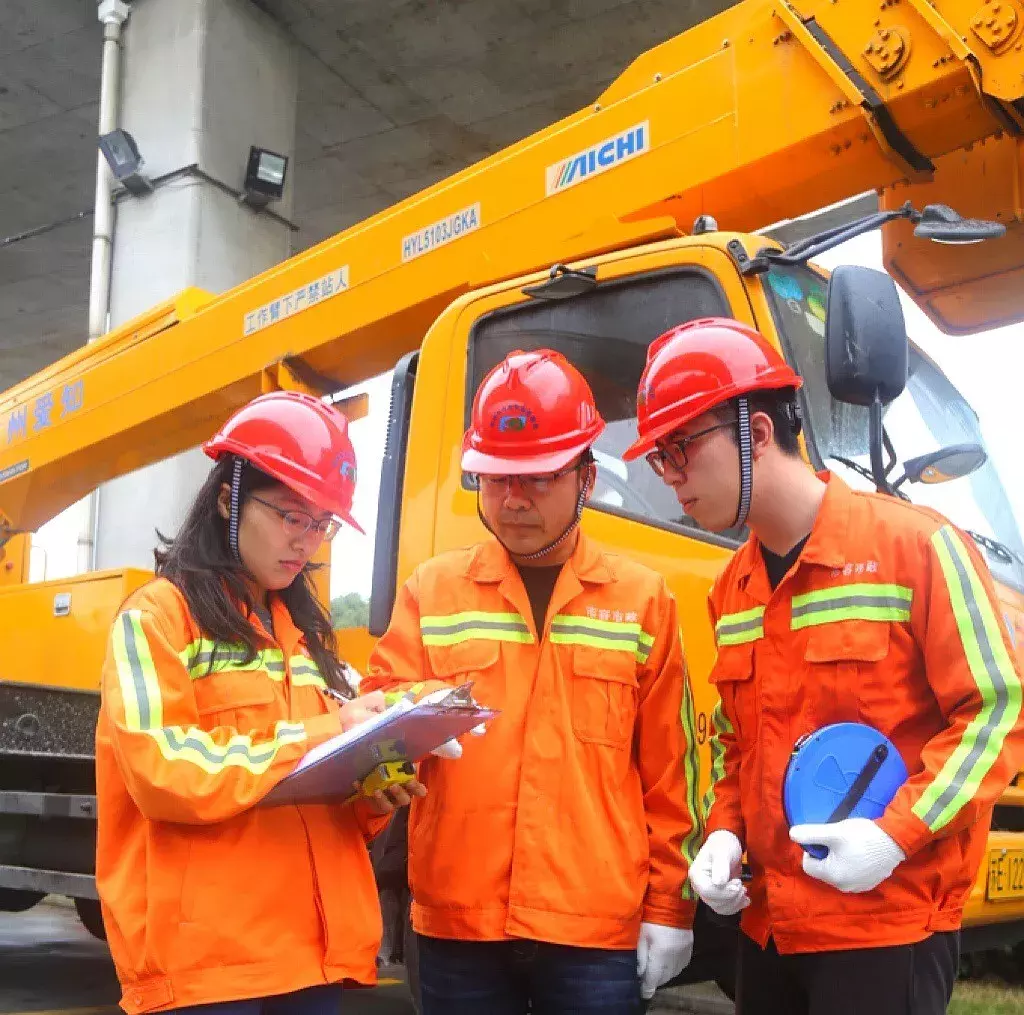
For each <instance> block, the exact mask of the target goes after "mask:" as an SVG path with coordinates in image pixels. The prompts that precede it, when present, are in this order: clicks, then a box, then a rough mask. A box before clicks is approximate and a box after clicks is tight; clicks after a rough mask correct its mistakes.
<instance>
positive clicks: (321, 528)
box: [249, 494, 341, 543]
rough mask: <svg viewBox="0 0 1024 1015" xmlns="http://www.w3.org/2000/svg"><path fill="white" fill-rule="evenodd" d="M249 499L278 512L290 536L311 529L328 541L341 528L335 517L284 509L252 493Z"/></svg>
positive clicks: (297, 535) (293, 536) (302, 533)
mask: <svg viewBox="0 0 1024 1015" xmlns="http://www.w3.org/2000/svg"><path fill="white" fill-rule="evenodd" d="M249 499H250V500H254V501H256V503H257V504H262V505H263V506H264V507H268V508H270V510H271V511H275V512H276V513H277V514H279V515H280V516H281V523H282V524H283V525H284V531H285V532H286V533H288V535H289V536H291V537H292V538H301V537H302V536H304V535H305V534H306V533H307V532H309V530H310V529H312V530H313V531H314V532H315V533H316V534H317V535H318V536H319V537H320V538H321V539H322V540H324V542H327V543H329V542H330V541H331V540H332V539H333V538H334V537H335V536H336V535H337V534H338V530H339V529H340V528H341V523H340V522H339V521H338V520H337V519H336V518H314V517H313V516H312V515H311V514H307V513H306V512H305V511H294V510H291V511H285V510H284V509H283V508H279V507H278V506H277V505H276V504H271V503H270V501H269V500H264V499H263V498H262V497H257V496H255V495H254V494H251V495H250V497H249Z"/></svg>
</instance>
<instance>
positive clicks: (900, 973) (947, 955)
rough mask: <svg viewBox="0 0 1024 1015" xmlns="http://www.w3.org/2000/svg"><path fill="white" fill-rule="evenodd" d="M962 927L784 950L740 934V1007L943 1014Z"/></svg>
mask: <svg viewBox="0 0 1024 1015" xmlns="http://www.w3.org/2000/svg"><path fill="white" fill-rule="evenodd" d="M959 958H960V935H959V934H957V933H955V932H952V933H944V934H933V935H932V936H931V937H928V938H925V940H924V941H920V942H918V943H917V944H913V945H895V946H893V947H888V948H853V949H850V950H849V951H842V952H808V953H803V954H800V955H779V953H778V952H777V951H776V950H775V944H774V942H773V941H769V942H768V946H767V948H764V949H762V948H761V947H760V946H759V945H758V944H756V943H755V942H754V941H751V940H750V938H748V937H747V936H746V934H742V933H741V934H740V946H739V958H738V962H737V973H736V981H737V982H736V986H737V992H736V1015H864V1013H866V1015H943V1012H945V1010H946V1007H947V1005H948V1004H949V999H950V997H951V996H952V994H953V983H954V981H955V980H956V970H957V964H958V962H959Z"/></svg>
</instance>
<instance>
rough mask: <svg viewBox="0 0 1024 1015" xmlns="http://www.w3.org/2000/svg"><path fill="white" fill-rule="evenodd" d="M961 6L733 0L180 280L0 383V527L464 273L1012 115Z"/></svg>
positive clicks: (925, 157) (914, 172)
mask: <svg viewBox="0 0 1024 1015" xmlns="http://www.w3.org/2000/svg"><path fill="white" fill-rule="evenodd" d="M985 6H991V5H985ZM1007 7H1010V8H1014V9H1017V6H1016V0H1003V3H1002V8H1003V9H1004V10H1005V8H1007ZM977 9H978V0H937V2H935V3H934V4H933V3H930V2H928V0H884V2H882V3H881V4H879V3H866V2H860V0H857V2H838V3H836V2H830V0H799V2H798V3H796V4H790V3H787V2H785V0H746V2H744V3H741V4H739V5H737V6H736V7H734V8H732V9H731V10H729V11H726V12H725V13H724V14H721V15H719V16H718V17H716V18H713V19H711V20H709V21H707V22H705V23H703V24H701V25H698V26H697V27H695V28H693V29H691V30H690V31H688V32H685V33H683V34H682V35H679V36H677V37H676V38H674V39H672V40H670V41H668V42H666V43H664V44H663V45H661V46H658V47H656V48H654V49H652V50H651V51H649V52H648V53H645V54H644V55H643V56H641V57H640V58H639V59H637V60H636V61H635V62H634V63H633V64H632V65H630V66H629V67H628V68H627V69H626V70H625V71H624V72H623V73H622V74H621V76H620V77H619V78H618V79H617V80H616V81H615V82H613V84H612V85H611V86H610V87H609V88H608V89H607V90H606V91H605V93H604V94H603V95H601V96H600V98H599V99H598V100H597V102H596V103H595V104H594V105H593V106H592V107H589V108H587V109H584V110H581V111H580V112H578V113H576V114H574V115H573V116H570V117H568V118H566V119H564V120H562V121H560V122H558V123H556V124H554V125H553V126H551V127H549V128H547V129H546V130H543V131H541V132H539V133H537V134H535V135H533V136H532V137H529V138H527V139H525V140H524V141H521V142H519V143H518V144H515V145H513V146H511V147H510V148H507V149H505V150H504V151H502V152H500V153H498V154H497V155H494V156H492V157H491V158H488V159H486V160H484V161H483V162H480V163H478V164H477V165H475V166H472V167H470V168H469V169H466V170H464V171H463V172H461V173H458V174H456V175H455V176H453V177H451V178H449V179H448V180H445V181H443V182H442V183H439V184H437V185H436V186H434V187H432V188H430V189H428V190H425V191H423V192H421V193H419V194H417V195H415V196H413V197H411V198H409V199H408V200H406V201H403V202H402V203H400V204H398V205H396V206H395V207H393V208H391V209H388V210H386V211H384V212H381V213H380V214H378V215H376V216H374V217H372V218H370V219H368V220H366V221H365V222H363V223H361V224H359V225H357V226H354V227H352V228H350V229H348V230H346V231H345V232H343V233H340V234H339V235H338V236H336V237H334V238H332V239H330V240H327V241H325V242H324V243H321V244H320V245H319V246H317V247H314V248H312V249H310V250H307V251H305V252H303V253H302V254H299V255H297V256H296V257H293V258H291V259H290V260H289V261H286V262H284V263H283V264H281V265H279V266H277V267H275V268H273V269H271V270H270V271H267V272H265V273H263V274H261V275H259V276H257V277H256V278H254V279H252V280H251V281H249V282H246V283H244V284H242V285H240V286H237V287H236V288H235V289H233V290H231V291H230V292H228V293H226V294H224V295H223V296H220V297H218V298H212V297H209V296H207V295H205V294H201V293H197V292H195V291H190V292H188V293H185V294H183V296H182V297H180V298H179V299H178V300H176V301H174V302H172V303H171V304H168V305H166V306H164V307H161V308H158V309H157V310H155V311H153V312H151V313H150V314H147V315H144V316H143V317H142V318H139V319H137V320H136V321H133V322H131V323H129V324H128V325H126V326H124V327H122V328H120V329H118V330H117V331H116V332H114V333H113V334H111V335H110V336H108V337H107V338H106V339H104V340H103V341H101V342H98V343H95V344H94V345H92V346H89V347H88V348H87V349H86V350H82V351H79V352H78V353H75V354H72V355H71V356H69V357H66V358H65V359H64V360H62V361H60V362H59V363H57V364H55V365H54V366H53V367H51V368H49V369H47V370H45V371H43V372H41V373H40V374H37V375H36V376H35V377H32V378H29V379H28V380H27V381H25V382H23V383H22V384H19V385H17V386H16V387H14V388H12V389H11V390H9V391H8V392H7V393H6V394H4V395H2V396H0V525H2V526H6V529H7V531H8V533H9V532H11V531H18V530H21V531H28V530H34V529H35V528H37V527H38V526H39V525H41V524H42V523H43V522H45V521H47V520H48V519H49V518H51V517H53V516H54V515H55V514H56V513H57V512H58V511H60V510H62V509H63V508H65V507H66V506H68V505H70V504H72V503H73V502H74V501H75V500H77V499H78V498H80V497H81V496H83V495H84V494H86V493H87V492H88V491H89V490H91V489H93V488H95V487H96V486H97V485H99V484H100V483H102V482H105V481H107V480H109V479H112V478H113V477H115V476H117V475H121V474H124V473H126V472H129V471H131V470H133V469H136V468H139V467H141V466H143V465H146V464H148V463H150V462H153V461H156V460H159V459H161V458H164V457H167V456H168V455H171V454H173V453H175V452H177V451H180V450H182V449H184V448H187V447H190V446H193V445H195V444H196V443H198V442H199V441H200V440H201V439H203V438H204V437H206V436H207V435H208V434H209V433H210V432H211V431H212V430H213V429H214V428H215V426H216V425H217V423H219V422H220V421H221V420H223V418H224V417H225V416H226V415H227V414H228V413H229V412H230V411H232V410H233V409H234V408H236V407H237V406H238V405H240V404H242V403H243V402H244V401H246V400H247V399H249V398H251V397H253V396H254V395H256V394H258V393H259V392H260V391H261V390H264V389H266V388H272V387H274V386H276V385H278V384H281V385H282V386H287V385H286V384H285V382H284V381H283V380H282V378H281V376H280V375H279V371H280V369H281V368H282V367H281V365H282V364H286V365H287V364H291V365H292V367H293V368H294V370H293V372H296V374H297V376H298V377H299V378H300V380H301V378H302V376H303V374H304V373H305V374H306V375H307V376H309V375H316V376H319V377H321V378H325V380H324V386H325V387H327V386H334V387H336V388H342V387H344V386H346V385H349V384H352V383H355V382H357V381H359V380H362V379H364V378H366V377H368V376H372V375H374V374H376V373H378V372H380V371H383V370H385V369H387V368H389V367H390V366H391V365H393V364H394V362H395V361H396V360H397V359H398V357H399V356H400V355H401V354H402V353H404V352H406V351H408V350H410V349H413V348H415V347H417V346H418V345H419V344H420V342H421V341H422V340H423V337H424V334H425V333H426V331H427V329H428V328H429V327H430V324H431V322H432V321H433V320H434V319H435V318H436V316H437V315H438V314H439V313H440V311H441V310H442V309H443V308H444V307H445V306H446V305H447V304H448V303H449V302H451V301H452V300H453V299H454V298H455V297H457V296H458V295H460V294H461V293H463V292H465V291H467V290H469V289H472V288H476V287H479V286H481V285H485V284H488V283H492V282H496V281H499V280H502V279H507V278H513V277H517V276H520V275H524V274H527V273H530V272H533V271H536V270H540V269H544V268H546V267H547V266H549V265H550V264H551V263H552V262H555V261H571V260H576V259H579V258H583V257H585V256H588V255H593V254H597V253H601V252H604V251H608V250H612V249H618V248H622V247H625V246H628V245H632V244H636V243H640V242H645V241H650V240H654V239H658V238H663V237H666V236H669V235H674V234H676V233H679V232H681V231H683V229H684V228H685V226H686V224H688V223H690V222H692V221H693V219H694V217H695V216H696V215H698V214H701V213H704V212H709V213H713V214H714V215H715V216H716V218H717V219H718V220H719V221H720V222H721V223H722V224H723V226H724V227H726V228H729V229H731V230H732V229H754V228H758V227H760V226H763V225H765V224H768V223H770V222H773V221H777V220H779V219H783V218H793V217H796V216H798V215H801V214H804V213H806V212H809V211H813V210H815V209H816V208H819V207H821V206H822V205H825V204H829V203H831V202H834V201H837V200H840V199H842V198H844V197H847V196H850V195H853V194H856V193H860V192H862V191H864V190H871V189H877V188H881V187H885V186H889V185H891V184H894V183H897V182H898V181H901V180H925V179H928V177H929V175H930V173H931V168H932V165H933V160H935V159H937V158H939V157H940V156H942V155H944V154H946V153H949V152H953V151H956V150H958V149H960V148H962V147H963V146H965V145H969V144H971V143H973V142H976V141H979V140H981V139H984V138H986V137H990V136H992V135H994V134H995V133H996V132H997V131H1000V130H1004V131H1013V132H1016V131H1018V128H1019V124H1020V121H1021V114H1022V112H1024V103H1022V95H1024V77H1022V74H1021V72H1022V70H1024V53H1022V52H1021V46H1020V45H1018V44H1017V42H1018V40H1019V38H1020V33H1021V31H1024V25H1021V24H1017V23H1016V22H1015V23H1014V26H1013V27H1012V30H1011V28H1009V27H1005V26H1004V28H1003V29H1001V30H1002V31H1004V32H1006V33H1009V34H1008V35H1006V36H1005V37H1004V39H1003V40H1002V41H1000V39H999V38H998V37H997V36H995V35H992V32H993V28H992V27H991V26H988V25H987V23H981V22H979V23H978V25H975V21H976V18H975V12H976V10H977ZM999 24H1000V25H1004V22H1003V21H1000V22H999ZM979 26H980V28H979ZM986 33H987V37H988V40H989V41H986ZM1006 39H1009V43H1008V44H1005V42H1006ZM2 539H3V534H2V532H0V541H2Z"/></svg>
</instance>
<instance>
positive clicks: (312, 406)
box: [203, 391, 363, 532]
mask: <svg viewBox="0 0 1024 1015" xmlns="http://www.w3.org/2000/svg"><path fill="white" fill-rule="evenodd" d="M203 451H205V452H206V453H207V454H208V455H209V456H210V457H211V458H212V459H213V460H214V461H217V459H219V458H220V457H221V456H222V455H226V454H231V455H238V456H239V457H240V458H244V459H245V460H246V461H247V462H250V463H251V464H252V465H254V466H255V467H256V468H257V469H259V470H260V471H261V472H265V473H266V474H267V475H268V476H273V477H274V479H276V480H279V481H280V482H282V483H284V485H285V486H287V487H288V489H290V490H292V491H294V492H295V493H297V494H298V495H299V496H300V497H304V498H305V499H306V500H308V501H309V502H310V503H311V504H315V505H316V506H317V507H318V508H320V510H321V511H330V512H331V514H333V515H336V516H337V517H338V518H340V519H342V520H343V521H345V522H348V524H349V525H351V526H352V527H353V528H354V529H358V530H359V531H360V532H362V531H363V529H362V527H361V526H360V525H359V523H358V522H357V521H356V520H355V519H354V518H353V517H352V498H353V496H354V495H355V492H356V456H355V451H354V450H353V449H352V441H351V440H350V439H349V436H348V420H347V419H346V418H345V417H344V416H343V415H342V414H341V413H340V412H338V410H337V409H335V408H333V407H332V406H329V405H327V404H325V403H324V402H321V401H320V399H319V398H314V397H313V396H312V395H306V394H303V393H301V392H298V391H272V392H271V393H270V394H267V395H260V396H259V397H258V398H254V399H253V400H252V401H251V402H250V403H249V404H248V405H246V406H244V407H243V408H241V409H239V410H238V412H236V413H235V414H234V415H233V416H232V417H231V418H230V419H229V420H228V421H227V422H226V423H225V424H224V425H223V426H222V427H221V428H220V430H219V431H218V433H217V434H216V435H215V436H214V437H212V438H211V439H210V440H209V441H207V442H206V443H205V444H204V445H203Z"/></svg>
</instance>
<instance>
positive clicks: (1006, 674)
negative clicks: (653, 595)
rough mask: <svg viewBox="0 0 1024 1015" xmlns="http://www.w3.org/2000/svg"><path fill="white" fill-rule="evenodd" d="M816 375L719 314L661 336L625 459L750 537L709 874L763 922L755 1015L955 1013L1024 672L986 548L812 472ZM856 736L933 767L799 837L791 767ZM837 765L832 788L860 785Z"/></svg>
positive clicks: (751, 950) (802, 829)
mask: <svg viewBox="0 0 1024 1015" xmlns="http://www.w3.org/2000/svg"><path fill="white" fill-rule="evenodd" d="M801 383H802V382H801V379H800V378H799V377H798V376H797V375H796V374H795V373H794V372H793V371H792V370H791V369H790V368H789V366H787V365H786V363H785V362H784V361H783V360H782V358H781V357H780V356H779V354H778V353H777V352H776V351H775V349H773V348H772V346H771V345H769V343H768V342H767V341H765V339H764V338H763V337H762V336H761V335H759V334H758V333H757V332H756V331H754V330H753V329H752V328H749V327H747V326H746V325H743V324H740V323H739V322H738V321H732V320H725V319H717V318H715V319H705V320H699V321H694V322H691V323H689V324H686V325H682V326H681V327H678V328H674V329H673V330H672V331H670V332H668V333H666V334H665V335H663V336H661V338H659V339H658V340H656V341H655V342H654V343H653V344H652V345H651V347H650V349H649V350H648V356H647V366H646V369H645V370H644V373H643V376H642V378H641V382H640V390H639V393H638V411H637V416H638V424H639V439H638V440H637V441H636V443H635V444H634V445H633V446H632V447H631V448H630V449H629V450H628V451H627V452H626V454H625V456H624V457H625V458H626V459H627V460H630V459H634V458H638V457H639V456H640V455H646V456H647V460H648V462H649V463H650V464H651V466H652V468H653V469H654V471H655V472H656V473H657V474H658V475H659V476H661V477H662V479H663V480H664V482H665V483H666V484H668V485H669V486H671V487H672V489H673V491H674V492H675V494H676V497H677V498H678V500H679V503H680V504H681V505H682V507H683V510H684V511H685V512H686V513H687V514H688V515H690V516H691V517H692V518H694V519H695V520H696V521H697V522H699V523H700V525H701V526H703V527H704V528H706V529H709V530H711V531H713V532H716V531H717V532H720V531H722V530H724V529H728V528H740V527H741V526H743V525H744V524H746V525H748V526H749V527H750V531H751V535H750V538H749V539H748V540H747V541H746V543H744V545H743V546H742V547H740V549H739V551H738V552H737V553H736V555H735V556H734V557H733V558H732V560H731V561H730V562H729V564H728V565H727V566H726V568H725V570H724V571H723V573H722V574H721V575H720V576H719V578H718V580H717V581H716V582H715V585H714V588H713V589H712V593H711V599H710V613H711V620H712V623H713V624H714V625H715V636H716V641H717V643H718V657H717V660H716V663H715V667H714V669H713V671H712V674H711V681H712V683H714V684H715V685H717V688H718V691H719V695H720V697H721V702H720V705H719V706H718V708H716V710H715V713H714V728H715V734H716V735H715V739H714V741H713V743H712V758H713V768H712V772H711V780H712V782H711V788H710V791H709V794H708V798H707V801H706V802H707V805H708V807H707V828H708V836H707V840H706V842H705V843H704V845H703V846H702V847H701V850H700V852H699V853H698V854H697V857H696V859H695V860H694V862H693V864H692V866H691V870H690V880H691V882H692V883H693V885H694V887H695V888H696V890H697V892H698V893H699V894H700V896H701V898H702V899H703V900H704V901H705V902H706V903H707V905H708V906H710V907H711V908H712V909H713V910H715V911H716V912H717V913H719V914H721V915H726V916H727V915H735V914H737V913H740V912H742V914H743V915H742V921H741V929H742V933H741V934H740V949H739V967H738V975H737V1012H738V1013H739V1015H783V1013H784V1015H854V1013H857V1015H859V1013H862V1012H868V1011H870V1012H872V1013H874V1015H890V1013H891V1015H897V1013H899V1015H908V1013H909V1015H938V1013H940V1012H944V1011H945V1009H946V1006H947V1004H948V1002H949V997H950V994H951V992H952V988H953V981H954V979H955V977H956V967H957V953H958V939H957V930H958V928H959V926H960V920H961V915H962V912H963V907H964V903H965V902H966V900H967V897H968V895H969V894H970V891H971V888H972V886H973V884H974V878H975V874H976V872H977V869H978V864H979V862H980V860H981V858H982V855H983V853H984V850H985V841H986V835H987V831H988V828H989V825H990V819H991V814H992V807H993V805H994V803H995V802H996V800H997V799H998V797H999V795H1000V794H1001V793H1002V791H1003V789H1004V788H1005V787H1006V786H1007V784H1008V783H1009V781H1010V779H1012V778H1013V776H1014V775H1015V773H1016V772H1017V771H1018V770H1019V769H1020V768H1021V765H1022V763H1024V756H1022V742H1024V727H1022V724H1021V683H1020V676H1019V671H1018V668H1017V665H1016V664H1015V663H1014V651H1013V647H1012V645H1011V644H1010V641H1009V638H1008V636H1007V633H1006V631H1005V629H1004V627H1003V624H1002V622H1001V619H1000V613H1001V610H1000V608H999V602H998V599H997V597H996V593H995V590H994V588H993V585H992V579H991V576H990V575H989V572H988V570H987V568H986V567H985V564H984V562H983V561H982V559H981V557H980V555H979V553H978V551H977V549H976V548H975V547H974V544H973V542H972V540H971V539H970V537H969V536H967V535H965V534H964V533H962V532H960V531H959V530H957V529H955V528H954V527H953V526H952V525H951V524H950V523H949V522H948V521H947V520H946V519H945V518H943V517H942V516H940V515H938V514H937V513H936V512H934V511H931V510H929V509H928V508H923V507H917V506H915V505H912V504H910V503H908V502H906V501H903V500H900V499H898V498H896V497H888V496H883V495H880V494H876V493H873V492H872V493H861V492H854V491H853V490H851V489H850V488H849V487H848V486H846V484H845V483H843V482H842V480H840V479H839V478H838V477H836V476H834V475H830V474H829V473H827V472H826V473H821V474H820V475H815V473H814V472H812V471H811V470H810V469H809V468H808V467H807V465H806V464H805V463H804V461H803V459H802V458H801V456H800V453H799V446H798V444H797V438H798V435H799V432H800V414H799V412H798V411H797V404H796V392H797V389H798V388H799V387H800V386H801ZM835 723H861V724H865V725H867V726H870V727H873V728H874V729H875V730H877V731H878V732H880V733H882V734H884V735H885V736H886V737H888V738H889V739H890V740H891V741H892V742H893V744H894V745H895V747H896V748H897V750H898V751H899V754H900V755H901V757H902V759H903V761H904V762H905V764H906V767H907V769H908V770H909V772H910V776H909V778H908V780H907V781H906V782H905V783H904V784H903V785H902V787H901V788H900V789H899V790H898V792H897V793H896V795H895V797H894V798H893V800H892V801H891V803H889V804H888V806H887V807H886V809H885V811H884V814H883V815H882V816H881V817H880V818H879V819H877V820H874V821H872V820H869V819H867V818H864V817H846V818H843V817H842V816H841V813H837V814H836V817H834V818H833V821H832V823H826V824H818V825H810V824H805V825H794V826H793V827H792V828H790V827H789V824H788V822H787V819H786V814H785V811H784V806H783V780H784V778H785V773H786V769H787V765H788V763H789V761H790V755H791V752H792V751H793V749H794V746H795V745H796V744H797V743H798V742H799V741H800V740H801V739H802V738H804V737H806V736H807V735H809V734H812V733H814V732H815V731H816V730H818V729H819V728H820V727H822V726H826V725H831V724H835ZM836 757H837V756H833V760H832V764H833V765H834V766H835V767H834V769H829V770H825V769H823V771H827V773H828V774H827V775H823V776H822V780H827V779H833V780H838V783H836V782H835V781H833V782H831V783H828V784H829V785H836V784H838V785H839V786H840V787H852V786H854V785H855V784H856V783H859V782H860V775H859V773H858V772H857V771H856V770H854V771H853V772H849V771H847V769H846V767H840V763H839V761H838V760H836ZM865 770H866V769H865ZM823 784H824V782H823ZM847 796H848V794H847ZM841 810H842V809H841V808H839V807H837V808H836V812H841ZM834 813H835V812H834ZM822 847H825V849H824V850H822ZM744 850H745V851H746V855H747V859H748V861H749V864H750V867H751V869H752V871H753V879H752V881H751V882H750V884H749V886H748V885H746V884H745V883H744V881H743V879H742V878H741V858H742V855H743V853H744ZM812 850H813V853H812Z"/></svg>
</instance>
